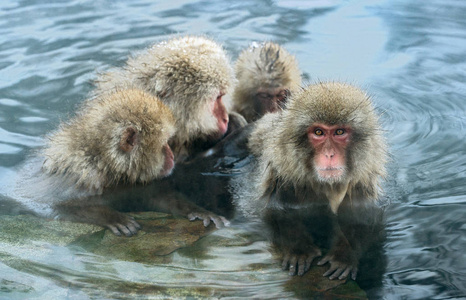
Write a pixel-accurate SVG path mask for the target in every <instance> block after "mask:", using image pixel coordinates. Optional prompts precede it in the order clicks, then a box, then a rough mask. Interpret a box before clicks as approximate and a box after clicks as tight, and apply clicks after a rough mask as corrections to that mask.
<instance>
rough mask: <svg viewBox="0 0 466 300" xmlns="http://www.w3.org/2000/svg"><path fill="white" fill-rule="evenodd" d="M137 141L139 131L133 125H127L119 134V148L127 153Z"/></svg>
mask: <svg viewBox="0 0 466 300" xmlns="http://www.w3.org/2000/svg"><path fill="white" fill-rule="evenodd" d="M138 142H139V132H138V131H137V130H136V129H135V128H134V127H127V128H126V129H125V130H124V131H123V133H122V134H121V139H120V149H121V150H123V151H124V152H127V153H129V152H131V150H133V148H134V146H136V145H137V143H138Z"/></svg>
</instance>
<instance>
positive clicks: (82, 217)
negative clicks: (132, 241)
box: [54, 196, 141, 236]
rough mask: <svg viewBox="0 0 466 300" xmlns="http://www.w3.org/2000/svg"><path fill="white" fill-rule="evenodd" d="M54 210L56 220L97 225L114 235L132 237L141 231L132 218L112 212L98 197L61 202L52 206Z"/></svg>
mask: <svg viewBox="0 0 466 300" xmlns="http://www.w3.org/2000/svg"><path fill="white" fill-rule="evenodd" d="M54 210H55V215H56V216H57V218H58V219H61V220H67V221H72V222H79V223H87V224H94V225H99V226H102V227H106V228H108V229H110V230H111V231H112V232H113V233H114V234H115V235H121V234H122V233H123V234H124V235H126V236H132V235H134V234H136V233H137V232H138V230H139V229H141V226H140V225H139V224H138V223H137V222H136V221H135V220H134V219H133V218H132V217H130V216H127V215H125V214H124V213H121V212H118V211H116V210H114V209H113V208H111V207H110V206H109V205H108V203H105V201H103V198H102V197H100V196H92V197H87V198H83V199H71V200H67V201H62V202H59V203H57V204H55V205H54Z"/></svg>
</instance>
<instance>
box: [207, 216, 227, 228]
mask: <svg viewBox="0 0 466 300" xmlns="http://www.w3.org/2000/svg"><path fill="white" fill-rule="evenodd" d="M210 219H211V220H212V222H214V224H215V227H217V228H218V229H220V228H223V227H224V225H223V221H222V219H220V217H217V216H210Z"/></svg>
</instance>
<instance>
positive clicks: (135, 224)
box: [129, 217, 142, 230]
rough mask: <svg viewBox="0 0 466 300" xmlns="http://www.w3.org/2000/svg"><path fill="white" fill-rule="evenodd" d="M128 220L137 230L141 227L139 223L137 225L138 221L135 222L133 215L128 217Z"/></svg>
mask: <svg viewBox="0 0 466 300" xmlns="http://www.w3.org/2000/svg"><path fill="white" fill-rule="evenodd" d="M129 222H130V223H131V225H132V226H134V227H135V228H137V229H138V230H139V229H141V228H142V227H141V225H139V223H138V222H136V220H135V219H134V218H133V217H130V219H129Z"/></svg>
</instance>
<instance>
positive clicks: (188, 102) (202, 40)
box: [95, 36, 242, 162]
mask: <svg viewBox="0 0 466 300" xmlns="http://www.w3.org/2000/svg"><path fill="white" fill-rule="evenodd" d="M234 82H235V78H234V73H233V69H232V67H231V64H230V61H229V59H228V57H227V55H226V54H225V51H224V50H223V48H222V47H221V46H220V45H219V44H217V43H216V42H214V41H212V40H210V39H208V38H206V37H198V36H186V37H178V38H173V39H171V40H168V41H163V42H160V43H159V44H156V45H154V46H152V47H150V48H149V49H147V50H146V51H144V52H142V53H141V54H139V55H137V56H134V57H131V58H129V59H128V61H127V62H126V65H125V66H124V67H122V68H117V69H114V70H111V71H109V72H108V73H105V74H102V75H101V76H100V77H99V78H98V79H97V80H96V87H97V89H96V91H95V93H96V94H99V93H105V92H107V91H112V90H114V89H115V88H121V87H127V86H131V87H137V88H140V89H142V90H145V91H146V92H149V93H151V94H153V95H154V96H157V97H158V98H160V99H161V100H162V102H164V103H165V104H166V105H167V106H168V107H169V108H170V109H171V111H172V112H173V115H174V117H175V120H176V128H177V131H176V133H175V135H174V136H173V138H172V139H171V140H170V142H169V144H170V147H171V148H172V150H173V152H174V154H175V160H176V162H180V161H184V160H187V159H188V158H190V157H191V156H192V155H193V154H195V153H196V152H200V151H203V150H205V149H207V148H209V147H210V146H211V145H212V144H213V143H215V142H216V141H218V140H219V139H220V138H222V137H223V135H224V134H225V133H226V131H227V129H228V126H229V125H228V123H229V116H228V109H229V106H231V105H230V103H229V101H228V100H227V99H226V98H225V97H224V95H225V94H227V93H229V91H230V89H231V86H232V85H233V84H234ZM239 117H241V116H239ZM234 120H235V121H236V120H238V117H236V116H235V118H234ZM239 122H241V118H240V119H239ZM230 126H236V124H231V125H230ZM241 126H242V125H241V123H240V125H239V127H241Z"/></svg>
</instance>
